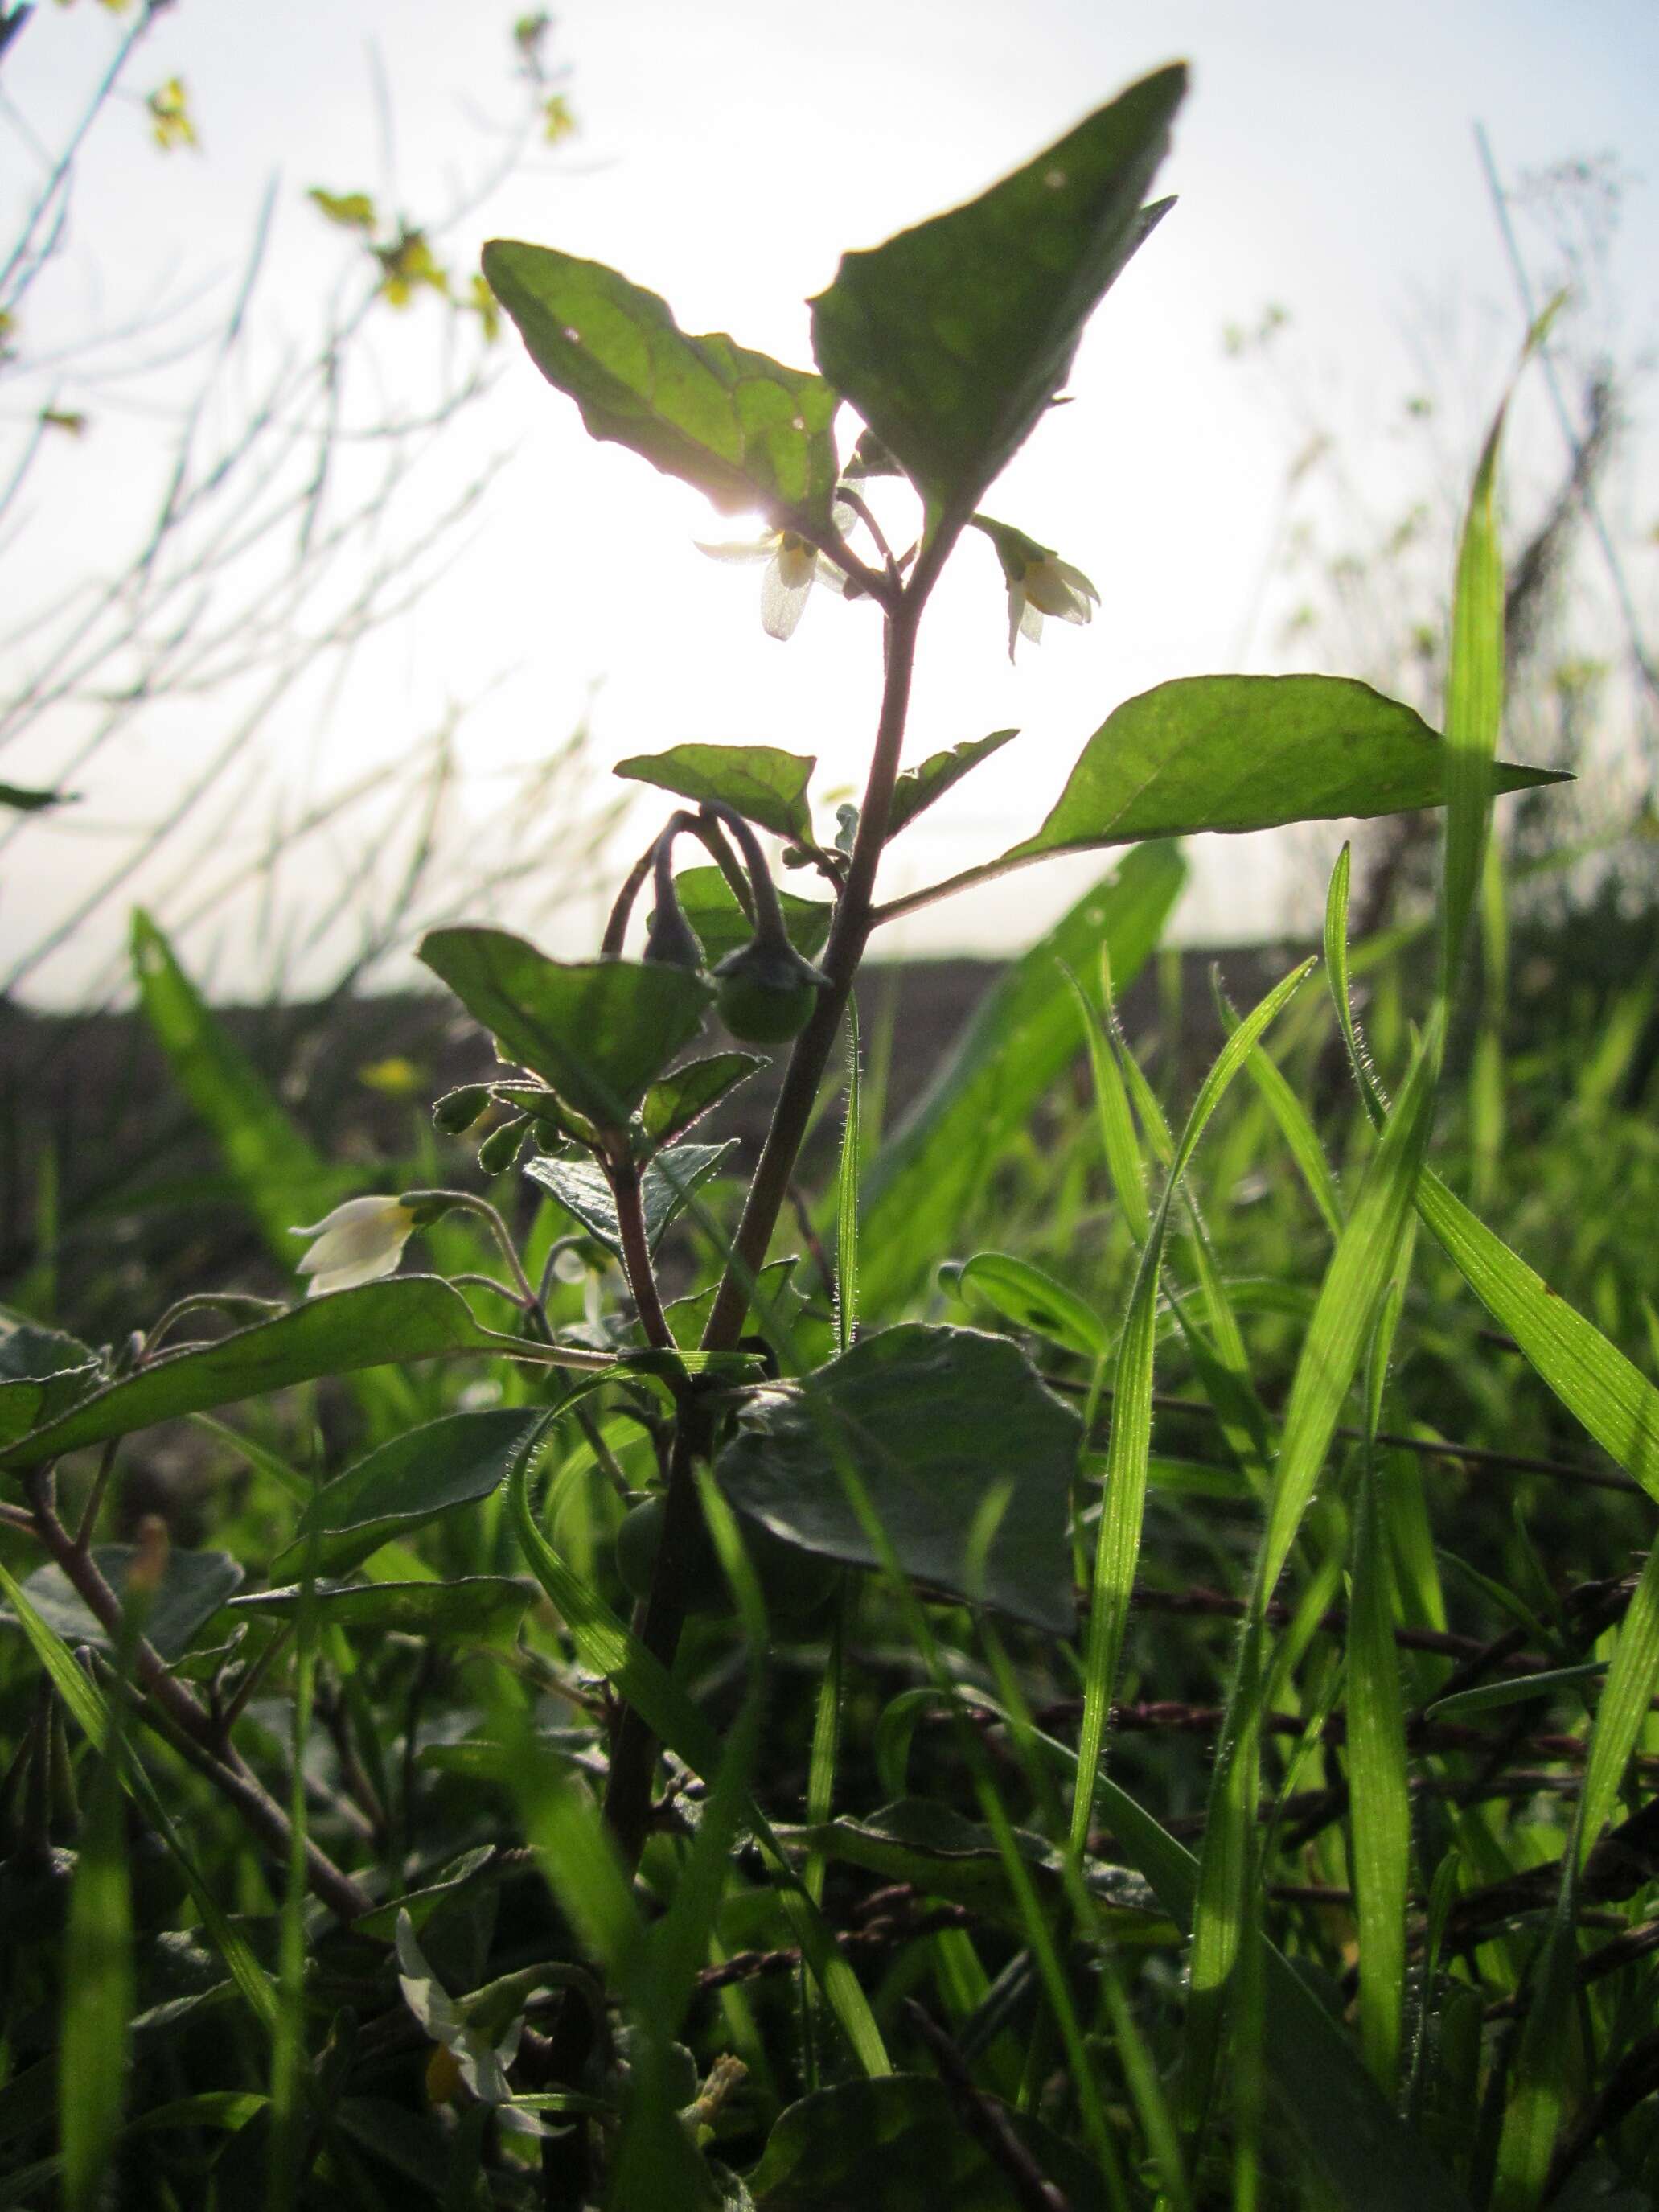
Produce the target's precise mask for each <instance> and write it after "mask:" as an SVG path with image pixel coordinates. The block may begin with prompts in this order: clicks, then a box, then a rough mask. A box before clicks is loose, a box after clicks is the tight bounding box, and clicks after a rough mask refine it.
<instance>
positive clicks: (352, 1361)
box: [0, 1275, 501, 1467]
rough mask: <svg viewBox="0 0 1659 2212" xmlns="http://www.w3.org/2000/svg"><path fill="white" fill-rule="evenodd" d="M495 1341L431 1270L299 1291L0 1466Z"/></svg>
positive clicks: (122, 1388)
mask: <svg viewBox="0 0 1659 2212" xmlns="http://www.w3.org/2000/svg"><path fill="white" fill-rule="evenodd" d="M500 1348H501V1347H500V1343H499V1340H498V1339H496V1338H495V1337H494V1336H492V1335H491V1334H490V1333H489V1331H488V1330H487V1329H483V1328H479V1326H478V1324H477V1322H475V1321H474V1320H473V1318H472V1316H471V1312H470V1311H469V1310H468V1307H467V1304H466V1301H465V1298H463V1297H462V1296H461V1294H460V1292H459V1291H455V1290H452V1289H451V1288H450V1286H449V1285H448V1284H447V1283H446V1282H442V1281H441V1280H440V1279H438V1277H436V1276H435V1275H398V1276H395V1277H393V1278H392V1279H391V1280H390V1281H387V1282H383V1283H364V1284H363V1285H361V1287H359V1288H358V1289H356V1290H354V1291H333V1292H331V1295H330V1296H328V1297H321V1298H310V1299H307V1302H306V1304H304V1305H301V1306H295V1307H294V1308H292V1309H291V1310H289V1312H287V1313H285V1314H278V1315H277V1316H276V1319H275V1320H274V1321H262V1322H255V1323H254V1325H253V1326H252V1328H239V1329H235V1330H233V1332H232V1333H231V1334H230V1335H228V1336H225V1337H221V1338H220V1340H219V1341H218V1342H217V1343H216V1344H204V1345H201V1346H197V1347H196V1348H194V1349H192V1350H191V1351H188V1352H177V1353H175V1354H173V1356H172V1357H171V1358H166V1359H160V1360H157V1362H156V1363H155V1365H154V1366H153V1367H147V1368H145V1369H143V1370H142V1371H141V1372H140V1373H138V1374H137V1375H130V1376H127V1377H125V1380H124V1381H122V1382H119V1383H110V1384H109V1385H108V1386H107V1387H106V1389H102V1390H99V1391H95V1392H94V1394H93V1395H92V1396H90V1397H89V1398H86V1399H83V1400H82V1402H81V1403H80V1405H78V1406H77V1407H75V1408H74V1410H73V1411H72V1412H70V1413H64V1414H61V1415H59V1416H58V1418H57V1419H51V1420H48V1422H47V1423H46V1425H45V1426H44V1427H43V1428H40V1429H37V1430H36V1431H33V1434H31V1435H29V1436H27V1437H24V1438H22V1439H21V1442H18V1443H14V1444H12V1445H10V1446H9V1448H8V1449H7V1450H6V1451H5V1452H4V1453H3V1454H0V1465H3V1466H7V1467H28V1466H32V1465H33V1463H34V1462H36V1461H39V1460H45V1459H56V1458H57V1457H58V1455H59V1454H60V1453H61V1452H67V1451H78V1450H79V1449H81V1447H82V1445H83V1444H95V1443H102V1442H103V1440H104V1439H105V1437H122V1436H126V1435H127V1434H129V1433H130V1432H131V1431H132V1430H134V1429H147V1428H149V1426H150V1425H151V1423H152V1422H155V1421H170V1420H173V1419H176V1418H177V1417H178V1416H179V1414H181V1413H204V1412H205V1411H206V1410H207V1409H208V1407H211V1406H228V1405H231V1404H233V1403H234V1401H236V1400H237V1399H239V1398H252V1397H254V1396H256V1395H259V1394H261V1393H263V1392H264V1391H267V1390H281V1389H286V1388H287V1386H288V1385H289V1383H308V1382H311V1381H313V1379H314V1378H315V1377H316V1376H319V1375H344V1374H349V1373H351V1372H352V1371H353V1370H356V1369H357V1368H360V1367H389V1366H400V1365H402V1364H403V1363H404V1361H406V1360H410V1359H430V1358H435V1356H436V1355H437V1354H438V1353H440V1352H483V1351H499V1350H500Z"/></svg>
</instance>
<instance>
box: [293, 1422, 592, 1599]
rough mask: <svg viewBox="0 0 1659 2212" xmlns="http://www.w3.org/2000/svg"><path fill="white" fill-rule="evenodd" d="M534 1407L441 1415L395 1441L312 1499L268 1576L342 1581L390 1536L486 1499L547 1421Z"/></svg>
mask: <svg viewBox="0 0 1659 2212" xmlns="http://www.w3.org/2000/svg"><path fill="white" fill-rule="evenodd" d="M547 1418H548V1417H547V1413H546V1411H545V1409H544V1408H542V1407H491V1408H490V1409H489V1411H488V1412H485V1413H448V1414H446V1415H445V1416H444V1418H443V1419H441V1420H439V1421H428V1423H427V1425H425V1427H424V1428H419V1429H411V1430H410V1431H409V1432H408V1434H407V1435H405V1436H401V1437H393V1438H392V1442H391V1443H387V1444H382V1445H381V1446H380V1449H379V1450H378V1451H373V1452H370V1454H369V1455H368V1458H367V1459H362V1460H359V1461H358V1462H357V1464H356V1467H350V1468H347V1469H346V1471H345V1473H344V1474H342V1475H340V1476H338V1477H337V1480H334V1481H333V1482H331V1483H330V1484H328V1485H327V1486H326V1487H325V1489H323V1490H321V1491H319V1492H318V1495H317V1498H316V1502H315V1503H314V1504H313V1505H312V1507H311V1508H310V1510H308V1511H307V1513H305V1514H304V1515H303V1516H301V1522H300V1525H299V1528H298V1529H297V1531H296V1532H295V1537H294V1541H292V1543H290V1544H289V1545H288V1546H287V1547H286V1548H285V1549H284V1550H283V1551H282V1552H280V1553H278V1554H277V1556H276V1559H274V1560H273V1561H272V1562H271V1571H272V1573H273V1574H284V1573H288V1574H297V1573H299V1572H301V1570H302V1569H304V1568H305V1567H307V1565H309V1567H310V1570H311V1571H312V1572H313V1574H317V1575H338V1574H343V1573H344V1572H345V1571H346V1570H347V1569H348V1568H349V1567H355V1566H356V1565H359V1564H360V1562H361V1561H362V1560H364V1559H368V1556H369V1554H370V1553H373V1552H376V1551H378V1550H379V1549H380V1546H381V1545H382V1544H385V1543H387V1542H389V1541H391V1539H392V1537H394V1536H404V1535H407V1534H410V1531H411V1530H413V1529H416V1528H420V1527H422V1525H423V1524H424V1523H425V1522H428V1521H432V1520H435V1519H436V1518H437V1517H438V1516H440V1515H441V1514H445V1513H453V1512H455V1511H457V1510H459V1508H461V1507H463V1506H466V1505H471V1504H477V1501H478V1499H479V1498H488V1497H489V1494H490V1492H492V1491H493V1490H495V1489H497V1488H498V1487H499V1486H501V1483H503V1482H504V1481H505V1480H507V1476H508V1475H509V1474H511V1473H512V1472H513V1468H514V1466H515V1465H516V1464H517V1462H518V1460H519V1458H520V1455H521V1454H522V1453H524V1452H526V1451H528V1450H529V1449H530V1448H531V1446H532V1443H534V1442H535V1439H536V1437H537V1434H538V1431H540V1429H541V1428H542V1427H543V1425H544V1423H545V1422H546V1420H547Z"/></svg>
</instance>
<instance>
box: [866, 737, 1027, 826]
mask: <svg viewBox="0 0 1659 2212" xmlns="http://www.w3.org/2000/svg"><path fill="white" fill-rule="evenodd" d="M1018 735H1019V732H1018V730H993V731H992V732H991V734H990V736H989V737H988V738H965V739H964V740H963V743H962V744H959V745H952V746H951V749H950V750H949V751H948V752H942V753H932V754H930V755H929V756H928V757H927V759H926V760H925V761H922V762H921V763H918V765H917V766H916V767H915V768H907V769H905V771H904V773H903V774H902V775H901V776H900V777H899V780H898V781H897V782H896V784H895V785H894V786H893V804H892V805H891V807H890V809H889V811H888V816H887V841H888V842H889V843H891V842H892V841H893V839H894V838H895V837H896V836H898V833H899V831H900V830H901V829H904V828H905V827H906V826H907V825H908V823H912V822H914V821H915V818H916V817H917V815H918V814H921V813H925V812H926V811H927V808H928V807H930V806H931V805H933V801H934V800H935V799H943V798H944V796H945V793H946V792H947V791H949V790H950V788H951V785H952V784H954V783H960V782H961V781H962V779H963V776H964V775H967V774H968V773H969V769H976V768H977V767H978V766H979V764H980V763H981V761H982V760H989V759H990V757H991V755H992V754H993V753H996V752H1000V751H1001V750H1002V748H1003V747H1004V745H1006V744H1007V743H1008V741H1009V739H1010V738H1017V737H1018Z"/></svg>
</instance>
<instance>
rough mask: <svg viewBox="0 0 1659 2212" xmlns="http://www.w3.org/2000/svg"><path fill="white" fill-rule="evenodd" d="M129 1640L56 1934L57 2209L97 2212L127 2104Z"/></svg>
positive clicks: (130, 2004)
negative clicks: (60, 2192)
mask: <svg viewBox="0 0 1659 2212" xmlns="http://www.w3.org/2000/svg"><path fill="white" fill-rule="evenodd" d="M129 1620H131V1615H129ZM136 1645H137V1632H136V1629H135V1628H134V1627H133V1626H128V1628H127V1630H126V1632H125V1634H124V1636H123V1637H122V1638H121V1644H120V1650H119V1652H118V1661H117V1672H118V1679H117V1682H116V1686H115V1693H114V1695H113V1697H112V1699H111V1700H110V1703H109V1706H108V1709H107V1710H108V1721H107V1724H106V1734H105V1738H104V1742H103V1747H102V1752H101V1756H100V1761H99V1766H98V1771H97V1773H96V1775H95V1777H94V1781H93V1785H92V1790H91V1794H90V1797H89V1801H88V1806H87V1813H86V1820H85V1822H84V1824H83V1826H82V1831H81V1838H80V1849H79V1851H78V1853H77V1856H76V1868H75V1879H74V1883H73V1886H72V1887H71V1888H70V1906H69V1922H68V1925H67V1927H66V1929H64V1952H63V1974H64V2010H63V2027H62V2033H61V2037H60V2040H59V2044H58V2136H59V2141H60V2142H61V2144H62V2148H63V2159H64V2212H97V2207H98V2206H99V2204H100V2203H101V2202H102V2201H103V2196H104V2182H105V2178H106V2174H107V2172H108V2169H109V2163H110V2159H111V2155H112V2153H113V2151H114V2148H115V2144H116V2140H117V2138H118V2136H119V2134H120V2131H121V2114H122V2109H123V2107H124V2106H125V2101H126V2092H127V2078H126V2077H127V2051H128V2045H129V2042H130V2039H131V2029H130V2025H129V2024H130V2022H131V2019H132V2015H133V2012H134V2010H135V2008H136V2004H135V2000H136V1996H137V1973H136V1971H135V1968H134V1965H133V1954H132V1941H133V1924H132V1887H131V1881H130V1879H129V1876H128V1872H127V1857H126V1839H125V1836H124V1834H123V1832H122V1820H121V1785H120V1780H119V1776H120V1771H121V1765H122V1759H123V1757H124V1754H125V1739H126V1711H127V1697H128V1689H127V1685H128V1682H129V1680H130V1678H131V1668H132V1659H133V1653H134V1650H135V1648H136Z"/></svg>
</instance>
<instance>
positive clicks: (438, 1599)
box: [230, 1575, 535, 1640]
mask: <svg viewBox="0 0 1659 2212" xmlns="http://www.w3.org/2000/svg"><path fill="white" fill-rule="evenodd" d="M303 1595H304V1591H303V1586H302V1585H301V1583H289V1584H288V1585H287V1587H286V1588H284V1589H268V1590H253V1591H252V1592H250V1593H249V1595H247V1596H246V1597H238V1598H233V1599H232V1600H231V1604H230V1609H231V1611H232V1612H233V1613H275V1614H276V1615H278V1616H279V1617H281V1618H283V1619H287V1618H289V1616H290V1615H292V1614H294V1613H297V1612H298V1611H299V1609H300V1604H301V1598H302V1596H303ZM534 1595H535V1593H534V1591H533V1590H532V1589H531V1588H530V1587H529V1585H528V1584H527V1583H518V1582H512V1581H509V1580H508V1579H507V1577H505V1576H503V1575H463V1576H461V1577H459V1579H458V1580H457V1581H454V1582H448V1583H318V1584H317V1586H316V1589H315V1591H314V1593H313V1596H314V1601H315V1604H316V1607H317V1626H318V1627H319V1629H325V1628H369V1629H376V1630H382V1631H384V1630H390V1629H398V1630H401V1631H402V1632H404V1634H405V1635H409V1636H474V1637H479V1638H485V1639H487V1640H493V1639H494V1638H496V1637H500V1636H505V1635H508V1634H510V1633H511V1632H512V1631H513V1630H514V1629H515V1628H516V1627H517V1626H518V1625H519V1622H520V1620H522V1619H523V1617H524V1610H525V1607H526V1606H527V1605H528V1604H529V1602H530V1601H531V1599H532V1597H533V1596H534Z"/></svg>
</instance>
